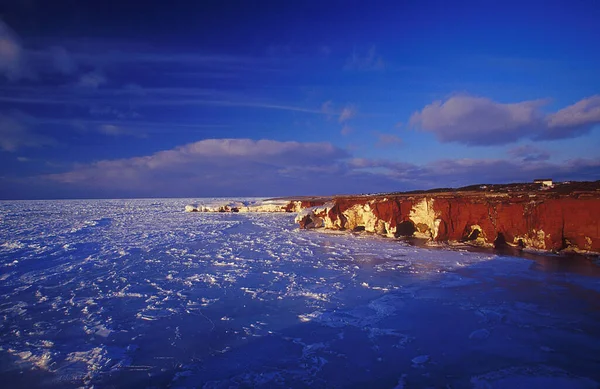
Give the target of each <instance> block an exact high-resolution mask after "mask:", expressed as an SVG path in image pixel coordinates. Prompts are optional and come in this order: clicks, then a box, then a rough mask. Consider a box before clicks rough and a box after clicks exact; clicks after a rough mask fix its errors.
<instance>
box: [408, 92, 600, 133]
mask: <svg viewBox="0 0 600 389" xmlns="http://www.w3.org/2000/svg"><path fill="white" fill-rule="evenodd" d="M547 102H548V101H547V100H533V101H523V102H519V103H512V104H503V103H498V102H495V101H492V100H490V99H488V98H484V97H473V96H468V95H457V96H453V97H450V98H448V99H447V100H445V101H434V102H433V103H432V104H429V105H427V106H426V107H425V108H423V109H422V110H421V111H419V112H415V113H414V114H413V115H412V116H411V118H410V124H411V125H412V126H414V127H418V128H420V129H421V130H423V131H428V132H431V133H433V134H435V135H436V137H437V138H438V140H440V141H441V142H458V143H463V144H466V145H496V144H506V143H512V142H516V141H517V140H519V139H523V138H530V139H560V138H572V137H576V136H579V135H581V134H584V133H586V132H588V131H589V130H590V129H591V128H592V127H593V126H594V125H597V124H600V96H592V97H590V98H587V99H584V100H581V101H579V102H577V103H575V104H573V105H571V106H569V107H566V108H563V109H561V110H560V111H558V112H556V113H553V114H545V113H544V112H542V111H541V107H542V106H544V105H545V104H547Z"/></svg>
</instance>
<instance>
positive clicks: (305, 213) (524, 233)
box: [296, 183, 600, 253]
mask: <svg viewBox="0 0 600 389" xmlns="http://www.w3.org/2000/svg"><path fill="white" fill-rule="evenodd" d="M596 184H597V185H595V186H592V187H591V188H589V187H586V189H585V190H566V189H565V187H561V188H558V189H556V190H539V189H538V188H537V187H534V188H533V189H534V190H532V188H530V187H529V186H528V187H527V188H526V190H519V189H518V187H516V189H514V188H513V189H512V190H507V191H502V190H490V189H489V188H488V189H487V190H485V191H483V190H482V191H446V192H437V193H436V192H428V193H425V192H422V193H405V194H393V195H386V196H381V195H373V196H348V197H336V198H334V199H333V200H332V201H330V202H328V203H326V204H324V205H320V206H314V207H310V208H306V209H304V210H302V211H301V212H300V213H299V214H298V216H297V217H296V222H297V223H298V224H299V225H300V228H320V227H323V228H328V229H336V230H364V231H368V232H372V233H375V234H379V235H385V236H388V237H402V236H413V237H418V238H424V239H427V240H429V241H435V242H462V243H467V244H472V245H478V246H486V247H493V246H496V247H499V246H504V245H507V246H514V247H521V248H526V249H534V250H542V251H553V252H558V251H575V252H595V253H598V252H600V185H599V184H598V183H596ZM486 188H487V187H486Z"/></svg>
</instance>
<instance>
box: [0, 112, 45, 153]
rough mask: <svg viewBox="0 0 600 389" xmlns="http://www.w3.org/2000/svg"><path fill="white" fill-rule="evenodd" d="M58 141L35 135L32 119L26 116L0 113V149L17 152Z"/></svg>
mask: <svg viewBox="0 0 600 389" xmlns="http://www.w3.org/2000/svg"><path fill="white" fill-rule="evenodd" d="M55 143H56V141H55V140H53V139H51V138H49V137H47V136H44V135H40V134H37V133H35V132H34V131H33V130H32V129H31V118H30V117H28V116H27V115H24V114H19V113H12V114H2V113H0V149H2V150H4V151H16V150H18V149H21V148H23V147H41V146H47V145H52V144H55Z"/></svg>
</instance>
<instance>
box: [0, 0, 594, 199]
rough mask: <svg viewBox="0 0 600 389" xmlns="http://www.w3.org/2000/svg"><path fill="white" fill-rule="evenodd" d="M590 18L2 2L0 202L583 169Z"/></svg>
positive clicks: (436, 182) (477, 6)
mask: <svg viewBox="0 0 600 389" xmlns="http://www.w3.org/2000/svg"><path fill="white" fill-rule="evenodd" d="M123 3H130V4H123ZM599 20H600V3H598V2H597V1H520V2H511V1H472V2H471V1H456V2H450V1H369V2H366V1H364V2H357V1H302V2H290V1H256V2H250V1H203V2H191V1H146V2H144V3H143V4H142V3H138V2H122V1H60V0H53V1H51V2H50V1H42V0H21V1H12V2H7V1H2V2H0V198H69V197H94V198H95V197H163V196H168V197H180V196H185V197H187V196H275V195H293V194H332V193H351V192H353V193H364V192H377V191H393V190H409V189H418V188H431V187H442V186H443V187H447V186H462V185H468V184H474V183H494V182H512V181H528V180H531V179H533V178H537V177H538V176H550V177H553V178H555V179H558V180H598V179H600V152H599V150H600V71H598V69H600V50H598V42H600V22H599Z"/></svg>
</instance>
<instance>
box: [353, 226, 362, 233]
mask: <svg viewBox="0 0 600 389" xmlns="http://www.w3.org/2000/svg"><path fill="white" fill-rule="evenodd" d="M364 230H365V226H356V227H354V229H353V230H352V231H354V232H361V231H364Z"/></svg>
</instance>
